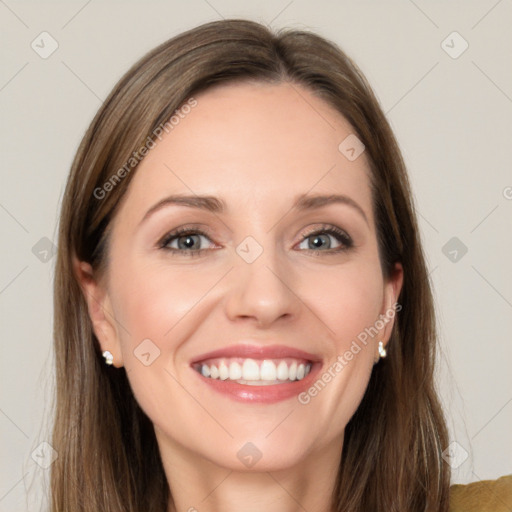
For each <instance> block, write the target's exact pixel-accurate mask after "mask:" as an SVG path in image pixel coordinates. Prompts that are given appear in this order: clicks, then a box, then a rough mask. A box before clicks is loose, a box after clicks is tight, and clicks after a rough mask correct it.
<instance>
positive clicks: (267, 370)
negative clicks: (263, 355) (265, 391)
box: [254, 359, 277, 380]
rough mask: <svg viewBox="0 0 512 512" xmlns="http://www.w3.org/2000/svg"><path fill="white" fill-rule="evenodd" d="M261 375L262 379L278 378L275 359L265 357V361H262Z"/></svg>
mask: <svg viewBox="0 0 512 512" xmlns="http://www.w3.org/2000/svg"><path fill="white" fill-rule="evenodd" d="M260 377H261V380H276V378H277V369H276V365H275V364H274V361H268V360H267V359H265V360H264V361H263V363H261V368H260ZM254 380H256V379H254Z"/></svg>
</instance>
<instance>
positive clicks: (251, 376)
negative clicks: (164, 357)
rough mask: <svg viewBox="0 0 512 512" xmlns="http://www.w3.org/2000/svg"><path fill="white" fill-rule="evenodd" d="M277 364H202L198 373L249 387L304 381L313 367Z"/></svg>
mask: <svg viewBox="0 0 512 512" xmlns="http://www.w3.org/2000/svg"><path fill="white" fill-rule="evenodd" d="M276 363H277V361H273V360H270V359H264V360H263V361H255V360H254V359H245V360H244V361H243V364H240V363H239V362H237V361H232V362H229V361H224V360H221V361H219V362H218V363H215V364H210V365H207V364H201V365H200V366H198V367H197V371H198V372H199V373H201V375H203V377H206V378H211V379H220V380H232V381H236V382H238V383H239V384H246V385H249V386H265V385H274V384H283V383H285V382H290V381H295V380H302V379H303V378H304V377H305V376H306V375H308V374H309V372H310V371H311V366H312V364H311V363H307V364H304V363H300V364H297V361H292V362H291V364H290V366H288V364H287V362H286V361H283V360H282V361H279V363H278V364H276Z"/></svg>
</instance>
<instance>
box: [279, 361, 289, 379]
mask: <svg viewBox="0 0 512 512" xmlns="http://www.w3.org/2000/svg"><path fill="white" fill-rule="evenodd" d="M277 378H278V379H279V380H288V365H287V364H286V363H285V362H284V361H281V362H280V363H279V366H278V367H277Z"/></svg>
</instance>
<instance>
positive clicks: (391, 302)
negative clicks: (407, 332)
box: [377, 263, 404, 360]
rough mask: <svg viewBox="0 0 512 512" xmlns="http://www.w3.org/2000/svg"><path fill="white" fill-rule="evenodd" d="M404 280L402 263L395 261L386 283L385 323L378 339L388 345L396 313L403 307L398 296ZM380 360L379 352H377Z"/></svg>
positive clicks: (383, 314) (383, 318)
mask: <svg viewBox="0 0 512 512" xmlns="http://www.w3.org/2000/svg"><path fill="white" fill-rule="evenodd" d="M403 280H404V269H403V267H402V264H401V263H395V267H394V269H393V271H392V272H391V276H390V277H389V279H388V280H387V281H386V283H385V284H384V297H383V301H382V311H381V318H382V321H383V322H384V323H385V326H384V329H383V330H382V332H381V333H380V338H379V340H378V341H382V343H383V344H384V346H386V345H387V344H388V342H389V339H390V338H391V332H392V331H393V325H394V323H395V319H396V314H397V313H398V312H399V311H400V310H401V309H402V306H401V305H400V304H399V303H398V297H399V296H400V292H401V291H402V284H403ZM377 360H378V352H377Z"/></svg>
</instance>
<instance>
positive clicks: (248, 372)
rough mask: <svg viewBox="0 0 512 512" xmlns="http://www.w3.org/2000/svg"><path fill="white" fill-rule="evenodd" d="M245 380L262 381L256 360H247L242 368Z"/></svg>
mask: <svg viewBox="0 0 512 512" xmlns="http://www.w3.org/2000/svg"><path fill="white" fill-rule="evenodd" d="M242 379H243V380H260V367H259V366H258V363H257V362H256V361H255V360H254V359H246V360H245V361H244V364H243V366H242Z"/></svg>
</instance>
